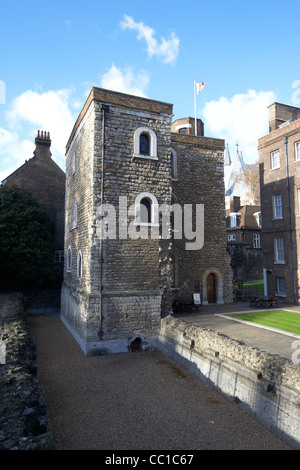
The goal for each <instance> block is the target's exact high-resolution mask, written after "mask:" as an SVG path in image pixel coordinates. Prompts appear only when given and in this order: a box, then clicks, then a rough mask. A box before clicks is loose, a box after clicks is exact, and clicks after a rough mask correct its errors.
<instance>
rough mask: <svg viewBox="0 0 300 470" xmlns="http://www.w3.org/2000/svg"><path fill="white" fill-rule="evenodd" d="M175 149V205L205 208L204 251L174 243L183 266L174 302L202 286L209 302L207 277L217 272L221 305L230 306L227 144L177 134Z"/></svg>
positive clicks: (221, 141)
mask: <svg viewBox="0 0 300 470" xmlns="http://www.w3.org/2000/svg"><path fill="white" fill-rule="evenodd" d="M172 148H173V149H174V150H175V151H176V154H177V167H178V171H177V174H178V178H177V180H175V181H173V182H172V187H173V195H174V196H173V203H178V204H180V205H181V206H182V207H183V206H184V204H193V205H194V206H195V205H196V204H203V205H204V245H203V247H202V248H201V249H200V250H191V251H187V250H186V249H185V242H186V241H187V240H175V239H174V240H173V249H172V254H174V255H175V263H176V264H177V265H178V266H179V269H178V279H177V286H176V287H177V288H178V289H179V290H177V291H176V290H175V291H174V298H176V297H179V296H180V295H181V294H182V290H185V291H188V292H189V293H190V295H192V293H193V292H195V288H196V289H197V287H198V286H200V293H201V298H202V299H204V300H205V299H206V292H204V290H205V281H206V276H207V274H208V273H209V272H215V273H216V275H217V282H219V283H221V282H222V292H220V298H219V299H217V301H220V302H222V301H224V302H230V301H231V300H232V271H231V267H230V257H229V255H228V253H227V252H226V238H225V230H226V228H225V201H224V169H223V149H224V141H223V140H221V139H210V138H206V137H197V136H185V135H180V134H175V133H173V134H172ZM219 287H220V286H219ZM198 289H199V287H198ZM183 295H184V294H183Z"/></svg>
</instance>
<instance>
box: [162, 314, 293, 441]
mask: <svg viewBox="0 0 300 470" xmlns="http://www.w3.org/2000/svg"><path fill="white" fill-rule="evenodd" d="M159 349H161V350H162V352H164V353H165V354H166V355H167V356H169V357H171V358H172V359H173V360H175V361H176V362H177V363H178V364H180V365H181V366H183V367H184V368H186V369H188V370H190V371H191V372H192V373H194V374H195V375H198V376H200V377H202V378H204V379H206V380H207V381H209V383H211V384H212V385H214V386H215V387H217V389H219V390H220V391H221V392H222V393H224V394H225V395H226V396H227V397H228V398H229V399H231V400H233V401H234V402H235V403H237V404H238V405H239V406H241V408H242V409H245V410H246V411H247V412H248V413H249V414H251V415H252V416H254V417H255V418H256V419H257V420H258V421H260V422H262V423H263V424H264V425H265V426H267V427H269V428H270V429H272V430H273V431H274V432H276V433H277V434H279V435H280V436H281V437H283V438H284V439H286V440H287V441H289V442H291V443H292V444H293V445H294V446H295V447H296V448H300V413H299V392H300V374H299V372H300V366H299V365H295V364H293V363H292V362H290V361H288V360H287V359H285V358H282V357H280V356H277V355H271V354H268V353H266V352H264V351H261V350H259V349H257V348H251V347H249V346H247V345H245V344H244V343H242V342H240V341H237V340H234V339H231V338H229V337H227V336H226V335H224V334H221V333H216V332H214V331H212V330H210V329H206V328H200V327H197V326H193V325H188V324H186V323H184V322H183V321H181V320H180V319H175V318H174V317H171V316H169V317H166V318H164V319H163V320H162V323H161V331H160V342H159Z"/></svg>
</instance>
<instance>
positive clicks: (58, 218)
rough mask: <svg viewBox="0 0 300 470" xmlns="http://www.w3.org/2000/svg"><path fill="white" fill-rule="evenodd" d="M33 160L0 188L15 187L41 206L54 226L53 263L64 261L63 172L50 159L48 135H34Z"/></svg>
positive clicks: (43, 133) (26, 163) (45, 133)
mask: <svg viewBox="0 0 300 470" xmlns="http://www.w3.org/2000/svg"><path fill="white" fill-rule="evenodd" d="M35 145H36V148H35V151H34V154H33V157H32V158H30V159H29V160H26V161H25V163H24V165H22V166H20V167H19V168H18V169H17V170H16V171H14V172H13V173H11V174H10V175H9V176H7V178H6V179H5V180H3V181H2V184H7V185H16V186H18V187H19V188H20V189H23V190H24V191H27V192H28V193H29V194H31V196H32V197H33V198H34V199H35V200H36V201H38V202H39V203H40V204H41V205H43V206H44V207H45V208H46V210H47V211H48V213H49V215H50V216H51V217H52V219H53V220H54V222H55V228H56V230H55V241H54V245H55V254H54V256H55V259H56V261H58V262H63V260H64V256H63V254H64V214H65V182H66V176H65V173H64V172H63V170H62V169H61V168H60V167H59V166H58V165H57V164H56V163H55V162H54V161H53V160H52V158H51V151H50V147H51V140H50V135H49V132H43V131H38V134H37V137H36V139H35Z"/></svg>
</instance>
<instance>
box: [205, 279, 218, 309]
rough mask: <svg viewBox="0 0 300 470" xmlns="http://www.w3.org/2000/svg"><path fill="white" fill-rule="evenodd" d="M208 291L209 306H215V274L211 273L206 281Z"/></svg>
mask: <svg viewBox="0 0 300 470" xmlns="http://www.w3.org/2000/svg"><path fill="white" fill-rule="evenodd" d="M206 290H207V302H208V303H209V304H215V303H216V300H217V296H216V276H215V274H214V273H209V275H208V276H207V279H206Z"/></svg>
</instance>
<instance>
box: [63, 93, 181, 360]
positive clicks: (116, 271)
mask: <svg viewBox="0 0 300 470" xmlns="http://www.w3.org/2000/svg"><path fill="white" fill-rule="evenodd" d="M103 101H104V102H105V103H103ZM103 104H105V105H106V106H107V107H108V108H107V109H106V111H103V108H102V105H103ZM171 108H172V106H171V105H167V104H163V103H160V102H155V101H152V100H145V99H141V98H137V97H134V98H132V99H130V97H128V98H127V100H125V102H124V96H123V95H122V94H121V95H120V96H119V94H115V93H114V92H108V91H103V92H102V91H101V90H100V91H99V92H98V93H97V99H96V100H94V101H91V102H90V105H89V108H85V113H84V115H82V116H81V119H82V120H81V121H78V122H77V123H76V125H75V127H74V130H73V133H72V136H73V138H72V139H71V140H70V141H69V143H68V152H67V190H66V245H65V249H66V253H67V249H68V246H71V247H72V269H71V270H69V271H71V272H68V270H65V281H64V285H63V289H62V302H61V303H62V318H63V321H64V322H65V324H66V325H67V326H68V327H69V328H70V329H71V330H72V331H73V333H74V334H75V335H78V336H79V338H81V339H80V342H81V344H82V345H83V344H84V343H86V347H87V349H92V350H93V349H97V348H98V347H102V346H103V348H104V350H105V351H107V350H109V349H110V346H109V344H108V343H109V342H111V343H112V344H113V343H114V344H115V345H116V346H115V347H116V348H120V340H121V339H123V340H124V341H123V344H122V347H121V349H122V351H123V350H124V349H126V348H128V347H129V346H128V342H130V341H131V338H133V337H135V336H136V335H140V334H141V332H142V331H143V333H144V335H145V336H147V335H148V336H149V337H153V338H156V339H157V336H158V332H159V323H160V315H161V301H162V300H161V286H160V280H161V278H160V269H159V267H160V258H161V256H160V254H161V251H160V241H159V239H155V240H152V239H150V236H149V237H148V239H147V240H143V239H141V238H139V233H138V229H137V228H136V227H134V225H133V224H134V220H135V212H134V211H132V210H131V212H130V211H129V209H130V208H131V207H134V205H135V201H136V198H137V197H138V196H139V195H140V194H141V193H144V192H145V193H150V194H152V195H153V196H154V197H155V198H156V199H157V201H158V204H162V203H170V201H171V185H170V182H171V155H170V136H171V132H170V128H171ZM166 112H167V113H166ZM103 113H104V115H103ZM168 113H169V114H168ZM103 123H104V124H103ZM103 125H104V134H103ZM141 127H147V128H150V129H151V130H152V131H153V132H154V133H155V135H156V138H157V156H158V158H157V159H156V160H155V159H150V158H137V157H136V156H134V134H135V131H136V130H137V129H138V128H141ZM103 138H104V141H103ZM103 150H104V155H102V154H103ZM74 152H75V153H76V172H75V173H74V169H73V168H72V158H74ZM102 158H103V159H104V166H103V168H102ZM102 174H103V175H104V179H103V181H104V183H103V189H104V192H103V203H104V204H110V205H111V207H113V208H114V209H115V211H116V212H115V214H116V216H117V219H116V222H117V232H116V239H111V234H110V235H109V238H107V239H103V240H102V242H101V241H100V236H99V230H100V217H99V215H100V211H99V209H100V206H101V202H102ZM120 196H122V197H125V198H127V207H128V211H129V212H128V222H129V226H131V227H133V229H134V230H135V231H136V234H137V237H136V238H135V239H133V237H132V236H131V237H130V236H129V235H128V236H127V237H126V238H125V239H120V237H119V233H118V227H119V225H118V223H119V201H120V200H119V197H120ZM75 204H77V224H76V226H75V227H74V228H73V229H72V230H70V229H69V226H70V222H71V221H72V210H73V207H74V206H75ZM108 229H110V227H109V228H108ZM166 249H167V250H168V246H166ZM79 250H80V251H81V253H82V263H83V274H82V278H81V279H79V278H78V276H77V273H76V269H77V268H76V264H77V254H78V252H79ZM101 273H102V274H101ZM164 282H167V277H165V279H164ZM164 287H165V286H163V287H162V290H163V291H164V290H166V289H164ZM101 345H102V346H101ZM84 348H85V347H84ZM112 349H114V346H112ZM86 351H87V350H86Z"/></svg>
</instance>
